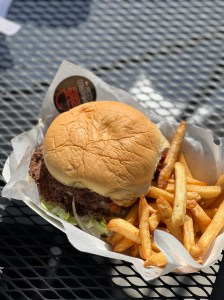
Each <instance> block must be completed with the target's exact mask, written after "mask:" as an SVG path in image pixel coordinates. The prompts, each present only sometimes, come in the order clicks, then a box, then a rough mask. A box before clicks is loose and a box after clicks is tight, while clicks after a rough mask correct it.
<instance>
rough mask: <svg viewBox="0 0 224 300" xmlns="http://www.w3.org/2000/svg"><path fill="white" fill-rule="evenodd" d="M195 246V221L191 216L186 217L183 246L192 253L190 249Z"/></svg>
mask: <svg viewBox="0 0 224 300" xmlns="http://www.w3.org/2000/svg"><path fill="white" fill-rule="evenodd" d="M194 244H195V240H194V225H193V219H192V217H191V215H190V214H187V215H186V216H185V220H184V225H183V245H184V247H185V248H186V249H187V251H188V252H189V251H190V248H191V247H192V246H193V245H194Z"/></svg>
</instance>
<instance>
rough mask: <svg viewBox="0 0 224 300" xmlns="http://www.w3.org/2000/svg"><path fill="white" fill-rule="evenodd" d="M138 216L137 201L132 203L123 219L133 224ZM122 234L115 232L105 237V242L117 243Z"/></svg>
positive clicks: (113, 244)
mask: <svg viewBox="0 0 224 300" xmlns="http://www.w3.org/2000/svg"><path fill="white" fill-rule="evenodd" d="M137 218H138V203H135V205H133V206H132V207H131V208H130V210H129V212H128V214H127V215H126V217H125V220H126V221H128V222H129V223H131V224H133V225H134V224H135V222H136V220H137ZM123 237H124V236H123V235H122V234H120V233H118V232H115V233H114V234H113V235H112V236H108V237H107V242H108V243H110V244H111V245H112V246H115V245H117V244H118V243H119V242H120V241H121V240H122V238H123Z"/></svg>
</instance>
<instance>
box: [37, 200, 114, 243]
mask: <svg viewBox="0 0 224 300" xmlns="http://www.w3.org/2000/svg"><path fill="white" fill-rule="evenodd" d="M40 200H41V205H42V207H43V208H44V209H46V210H48V211H49V212H51V213H52V214H54V215H56V216H57V217H59V218H60V219H62V220H64V221H67V222H69V223H70V224H72V225H75V226H79V227H80V228H81V229H82V230H83V231H86V232H88V233H90V234H91V235H94V236H96V237H98V238H100V237H101V235H108V229H107V222H106V220H105V219H101V220H98V219H97V218H96V217H95V216H90V215H86V216H82V217H80V216H78V215H77V213H76V209H75V205H74V204H73V213H74V216H73V215H71V214H70V213H68V212H66V211H65V210H64V209H63V208H61V207H60V206H58V205H57V204H56V203H53V202H47V201H45V200H44V199H43V198H41V199H40ZM73 203H74V201H73Z"/></svg>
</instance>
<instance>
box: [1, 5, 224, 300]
mask: <svg viewBox="0 0 224 300" xmlns="http://www.w3.org/2000/svg"><path fill="white" fill-rule="evenodd" d="M223 13H224V2H223V1H147V0H146V1H131V0H130V1H121V0H120V1H118V0H117V1H96V0H93V1H90V0H87V1H81V0H74V1H69V0H68V1H53V0H52V1H40V0H27V1H21V0H15V1H13V3H12V6H11V8H10V10H9V13H8V15H7V17H8V18H9V19H10V20H13V21H15V22H18V23H19V24H21V25H22V28H21V30H20V31H19V32H18V33H17V34H16V35H15V36H12V37H5V36H3V35H0V104H1V106H0V122H1V127H0V168H1V169H2V167H3V164H4V162H5V160H6V158H7V157H8V155H9V154H10V152H11V150H12V148H11V144H10V140H11V138H13V137H14V136H15V135H17V134H19V133H21V132H23V131H25V130H28V129H30V128H31V127H32V126H33V125H34V124H36V122H37V120H38V113H39V109H40V104H41V102H42V100H43V97H44V95H45V93H46V91H47V88H48V86H49V84H50V82H51V80H52V79H53V77H54V75H55V73H56V71H57V69H58V67H59V65H60V63H61V61H62V60H63V59H66V60H68V61H71V62H73V63H75V64H79V65H83V66H84V67H86V68H88V69H89V70H91V71H93V72H94V73H95V74H96V75H98V76H99V77H101V78H102V79H103V80H105V81H106V82H107V83H109V84H112V85H114V86H116V87H119V88H122V89H124V90H126V91H128V92H129V93H131V94H132V95H133V96H135V97H136V99H137V101H139V102H140V103H141V104H142V105H143V106H144V107H145V108H146V109H149V110H151V111H153V112H155V113H156V114H157V115H159V116H161V117H162V118H166V119H170V120H178V121H179V120H181V119H186V120H187V121H189V122H192V123H194V124H198V125H200V126H202V127H204V128H207V129H208V130H211V132H212V133H213V135H214V139H215V141H216V142H218V140H219V138H220V137H224V105H223V104H224V98H223V97H224V54H223V53H224V51H223V50H224V18H223ZM3 186H4V182H3V180H1V188H2V187H3ZM3 202H4V204H5V205H4V207H2V206H3V205H2V204H3ZM0 216H1V217H0V220H1V223H0V266H2V267H3V271H2V273H1V274H0V299H1V300H2V299H7V300H8V299H16V300H19V299H25V300H27V299H35V300H39V299H216V300H218V299H224V289H223V283H222V280H223V275H224V265H223V264H224V263H223V262H222V257H221V258H220V260H219V261H217V263H216V264H215V265H213V266H212V267H208V268H206V269H204V270H203V271H201V272H198V273H195V274H189V275H182V276H180V275H177V274H174V273H171V274H169V275H166V276H163V277H161V278H160V279H157V280H154V281H151V282H150V283H148V282H146V281H144V280H143V279H142V278H141V277H140V276H139V275H137V273H136V272H135V270H134V269H133V268H132V266H131V265H129V264H128V263H124V262H122V261H114V260H109V259H106V258H102V257H98V256H94V255H89V254H83V253H81V252H78V251H77V250H75V249H74V248H73V247H72V246H71V245H70V244H69V242H68V240H67V238H66V236H65V235H64V234H63V233H62V232H60V231H59V230H58V229H56V228H54V227H53V226H51V225H50V224H48V223H46V221H44V220H43V219H42V218H40V217H39V216H37V215H36V214H35V213H34V212H33V211H32V210H31V209H29V208H28V207H27V206H26V205H25V204H24V203H21V202H20V201H16V200H12V201H10V200H8V199H1V205H0Z"/></svg>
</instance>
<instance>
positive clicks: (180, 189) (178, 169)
mask: <svg viewBox="0 0 224 300" xmlns="http://www.w3.org/2000/svg"><path fill="white" fill-rule="evenodd" d="M186 207H187V186H186V175H185V169H184V166H183V165H182V164H181V163H180V162H176V163H175V197H174V204H173V212H172V217H171V222H172V225H173V227H178V226H181V225H183V223H184V219H185V214H186Z"/></svg>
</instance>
